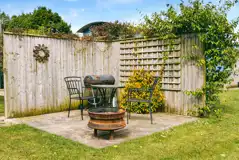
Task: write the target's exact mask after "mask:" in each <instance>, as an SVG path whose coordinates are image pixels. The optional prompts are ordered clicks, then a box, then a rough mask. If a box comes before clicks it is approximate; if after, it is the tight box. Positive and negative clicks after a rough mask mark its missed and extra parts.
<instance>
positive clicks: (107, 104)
mask: <svg viewBox="0 0 239 160" xmlns="http://www.w3.org/2000/svg"><path fill="white" fill-rule="evenodd" d="M91 88H92V93H93V97H96V98H97V96H98V95H97V92H96V95H94V91H93V90H94V89H96V90H97V91H99V93H100V96H101V99H102V103H98V104H99V105H101V104H102V107H113V104H112V101H113V97H114V96H115V95H116V94H117V89H118V88H124V86H122V85H91ZM107 90H110V95H109V99H108V100H107V95H106V94H107ZM116 97H117V96H116ZM94 104H95V107H97V105H98V104H97V103H94Z"/></svg>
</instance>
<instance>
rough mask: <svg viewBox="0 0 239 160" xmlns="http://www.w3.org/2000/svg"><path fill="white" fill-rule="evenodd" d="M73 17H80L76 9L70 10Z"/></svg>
mask: <svg viewBox="0 0 239 160" xmlns="http://www.w3.org/2000/svg"><path fill="white" fill-rule="evenodd" d="M70 16H71V17H78V11H77V10H76V9H70Z"/></svg>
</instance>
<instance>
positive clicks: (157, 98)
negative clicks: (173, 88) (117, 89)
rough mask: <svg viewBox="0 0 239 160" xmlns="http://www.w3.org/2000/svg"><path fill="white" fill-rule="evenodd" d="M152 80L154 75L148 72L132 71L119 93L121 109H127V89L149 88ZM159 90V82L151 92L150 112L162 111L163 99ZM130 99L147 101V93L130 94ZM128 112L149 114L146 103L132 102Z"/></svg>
mask: <svg viewBox="0 0 239 160" xmlns="http://www.w3.org/2000/svg"><path fill="white" fill-rule="evenodd" d="M154 79H155V77H154V74H153V73H151V72H149V71H145V70H144V69H141V70H134V72H133V75H132V76H130V77H129V79H128V82H127V83H126V84H125V88H124V89H123V90H122V92H121V98H120V99H121V103H120V106H121V108H124V109H126V108H127V105H128V104H127V99H128V90H129V88H149V87H151V86H152V85H153V82H154ZM160 89H161V85H160V80H159V81H158V84H157V85H156V87H155V90H154V92H153V97H152V106H151V108H152V112H156V111H159V110H162V109H163V106H164V99H165V97H164V95H163V93H162V91H161V90H160ZM132 97H134V98H137V99H149V92H143V91H141V92H132ZM130 110H131V112H135V113H149V107H148V103H142V102H141V103H139V102H132V103H131V108H130Z"/></svg>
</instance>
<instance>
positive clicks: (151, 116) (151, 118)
mask: <svg viewBox="0 0 239 160" xmlns="http://www.w3.org/2000/svg"><path fill="white" fill-rule="evenodd" d="M149 114H150V121H151V124H153V115H152V109H151V103H150V104H149Z"/></svg>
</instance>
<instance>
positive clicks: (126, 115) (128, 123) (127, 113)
mask: <svg viewBox="0 0 239 160" xmlns="http://www.w3.org/2000/svg"><path fill="white" fill-rule="evenodd" d="M126 112H127V115H126V116H127V124H129V111H128V109H127V110H126Z"/></svg>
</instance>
